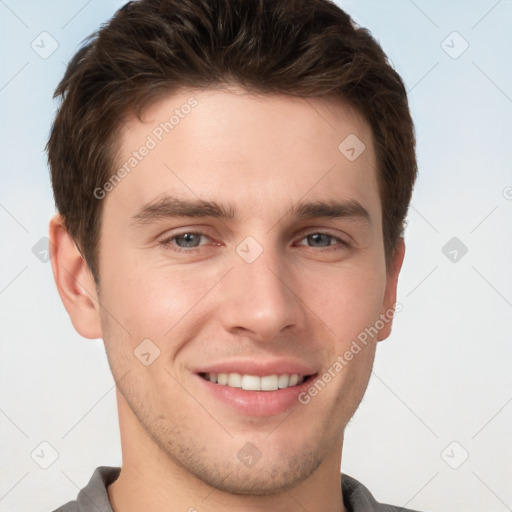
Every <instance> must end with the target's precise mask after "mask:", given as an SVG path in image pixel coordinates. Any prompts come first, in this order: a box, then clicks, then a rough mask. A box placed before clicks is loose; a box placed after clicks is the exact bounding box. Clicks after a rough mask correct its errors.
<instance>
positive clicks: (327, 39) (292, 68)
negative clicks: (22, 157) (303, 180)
mask: <svg viewBox="0 0 512 512" xmlns="http://www.w3.org/2000/svg"><path fill="white" fill-rule="evenodd" d="M228 84H235V85H238V86H241V87H243V88H245V89H246V90H248V91H251V92H256V93H263V94H273V93H278V94H287V95H292V96H300V97H322V96H325V97H331V96H334V97H339V98H340V99H342V100H344V101H346V102H348V103H349V104H351V105H353V106H354V107H356V109H357V110H358V111H359V112H360V113H361V114H362V115H363V117H364V118H365V120H366V121H367V122H368V123H369V125H370V127H371V129H372V134H373V139H374V143H375V151H376V156H377V165H378V169H377V175H378V180H379V188H380V196H381V202H382V215H383V237H384V249H385V255H386V262H387V264H388V265H389V260H390V258H391V255H392V253H393V250H394V248H395V247H396V243H397V241H398V239H399V238H400V236H401V235H402V234H403V225H404V219H405V217H406V214H407V209H408V206H409V202H410V199H411V194H412V189H413V186H414V182H415V179H416V174H417V163H416V155H415V134H414V126H413V122H412V119H411V116H410V112H409V106H408V102H407V95H406V90H405V87H404V84H403V82H402V80H401V78H400V76H399V75H398V74H397V73H396V71H394V69H393V68H392V67H391V65H390V64H389V62H388V60H387V57H386V55H385V54H384V52H383V50H382V48H381V47H380V46H379V44H378V43H377V42H376V40H375V39H374V38H373V37H372V36H371V34H370V32H369V31H368V30H367V29H365V28H361V27H358V26H356V25H355V24H354V23H353V21H352V19H351V18H350V16H348V15H347V14H346V13H345V12H344V11H342V10H341V9H340V8H339V7H338V6H337V5H336V4H334V3H333V2H332V1H330V0H140V1H135V2H128V3H127V4H126V5H125V6H123V7H122V8H121V9H119V10H118V11H117V12H116V14H115V15H114V16H113V18H112V19H111V20H110V21H109V22H108V23H107V24H106V25H104V26H103V27H102V28H101V29H100V30H99V31H97V32H96V33H94V34H92V35H91V36H89V38H87V39H86V40H85V42H84V45H83V46H82V47H81V49H80V50H79V51H78V52H77V53H76V55H75V56H74V57H73V59H72V60H71V62H70V63H69V65H68V67H67V70H66V73H65V75H64V77H63V79H62V81H61V82H60V83H59V85H58V87H57V89H56V91H55V94H54V97H59V96H60V97H61V98H62V103H61V106H60V108H59V111H58V113H57V115H56V118H55V121H54V124H53V127H52V131H51V134H50V137H49V140H48V144H47V151H48V161H49V164H50V168H51V176H52V185H53V191H54V196H55V203H56V206H57V209H58V211H59V212H60V214H61V215H62V216H63V218H64V222H65V227H66V229H67V231H68V232H69V234H70V235H71V237H72V238H73V239H74V240H75V242H76V243H77V245H78V247H79V248H80V250H81V252H82V254H83V256H84V258H85V260H86V261H87V264H88V266H89V268H90V269H91V272H92V274H93V276H94V278H95V280H96V283H98V282H99V274H98V266H97V263H98V259H97V258H98V254H97V247H98V239H99V233H100V226H101V211H102V201H101V200H100V199H98V198H97V197H96V196H95V194H94V190H95V189H97V187H101V186H102V184H104V183H105V182H106V181H107V180H108V179H109V178H110V176H112V174H113V173H114V170H115V164H116V162H115V157H116V151H117V149H118V147H119V142H120V141H119V140H118V139H119V129H120V127H121V124H122V119H123V116H125V115H127V114H129V113H135V114H136V115H137V117H138V119H139V120H141V116H142V113H143V111H144V109H145V108H147V107H148V106H149V105H150V104H151V103H152V102H154V101H156V100H157V99H159V98H161V97H162V96H164V95H166V94H169V93H170V92H172V91H175V90H176V89H178V88H183V87H191V88H206V87H211V86H216V87H218V86H223V85H228Z"/></svg>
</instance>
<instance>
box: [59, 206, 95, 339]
mask: <svg viewBox="0 0 512 512" xmlns="http://www.w3.org/2000/svg"><path fill="white" fill-rule="evenodd" d="M49 238H50V244H49V245H50V261H51V264H52V270H53V277H54V279H55V284H56V285H57V290H58V292H59V295H60V298H61V300H62V303H63V304H64V307H65V308H66V311H67V312H68V314H69V316H70V318H71V322H72V323H73V326H74V328H75V329H76V330H77V332H78V333H79V334H80V335H81V336H83V337H84V338H90V339H96V338H101V337H102V330H101V322H100V314H99V312H100V306H99V302H98V296H97V292H96V284H95V282H94V278H93V276H92V273H91V271H90V270H89V267H88V265H87V263H86V262H85V260H84V259H83V257H82V255H81V254H80V252H79V251H78V249H77V247H76V245H75V242H74V240H73V239H72V238H71V236H70V235H69V233H68V232H67V230H66V228H65V227H64V219H63V218H62V216H61V215H59V214H57V215H55V216H54V217H52V219H51V220H50V226H49Z"/></svg>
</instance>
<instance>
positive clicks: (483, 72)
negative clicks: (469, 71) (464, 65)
mask: <svg viewBox="0 0 512 512" xmlns="http://www.w3.org/2000/svg"><path fill="white" fill-rule="evenodd" d="M471 63H472V64H473V66H475V68H476V69H478V71H480V73H482V75H484V76H485V77H486V78H487V80H489V82H491V84H493V85H494V87H496V89H498V91H500V92H501V94H503V96H505V98H507V100H508V101H510V102H511V103H512V98H511V97H510V96H509V95H508V94H507V93H506V92H505V91H504V90H503V89H502V88H501V87H500V86H499V85H498V84H497V83H496V82H495V81H494V80H493V79H492V78H491V77H490V76H489V75H488V74H487V73H485V71H484V70H483V69H482V68H481V67H480V66H478V64H477V63H476V62H475V61H474V60H472V61H471Z"/></svg>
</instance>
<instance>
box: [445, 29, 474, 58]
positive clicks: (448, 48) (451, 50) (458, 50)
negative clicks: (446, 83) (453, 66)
mask: <svg viewBox="0 0 512 512" xmlns="http://www.w3.org/2000/svg"><path fill="white" fill-rule="evenodd" d="M441 48H442V49H443V50H444V51H445V52H446V53H447V54H448V55H449V56H450V57H451V58H452V59H458V58H459V57H460V56H461V55H462V54H463V53H464V52H465V51H466V50H467V49H468V48H469V43H468V42H467V41H466V40H465V39H464V38H463V37H462V36H461V35H460V34H459V33H458V32H457V31H456V30H454V31H453V32H452V33H451V34H448V36H447V37H446V38H445V39H443V41H441Z"/></svg>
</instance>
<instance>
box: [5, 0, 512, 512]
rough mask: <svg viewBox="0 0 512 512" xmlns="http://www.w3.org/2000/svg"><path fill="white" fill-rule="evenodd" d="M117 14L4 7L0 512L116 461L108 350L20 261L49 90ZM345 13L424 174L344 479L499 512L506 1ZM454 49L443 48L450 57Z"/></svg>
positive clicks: (66, 488) (15, 4)
mask: <svg viewBox="0 0 512 512" xmlns="http://www.w3.org/2000/svg"><path fill="white" fill-rule="evenodd" d="M123 3H124V2H121V1H113V0H109V1H105V0H101V1H100V0H90V1H88V2H87V1H84V2H82V1H63V0H58V1H52V2H49V1H39V2H35V1H15V0H0V37H1V66H0V108H1V120H2V122H1V125H0V130H1V131H0V144H1V152H0V158H1V160H0V166H1V187H0V229H1V233H2V241H3V244H2V250H1V251H0V329H1V344H0V379H1V380H0V385H1V388H0V390H1V391H0V393H1V394H0V449H1V461H2V463H1V468H0V510H2V511H5V512H8V511H17V512H28V511H37V510H40V511H42V510H53V509H54V508H56V507H57V506H58V505H61V504H62V503H64V502H65V501H68V500H70V499H72V498H74V497H75V496H76V494H77V492H78V489H79V488H81V487H83V486H84V485H85V484H86V483H87V481H88V480H89V478H90V476H91V474H92V472H93V470H94V468H96V467H97V466H99V465H119V464H120V462H121V458H120V457H121V453H120V443H119V430H118V424H117V414H116V404H115V392H114V384H113V379H112V377H111V375H110V371H109V369H108V365H107V361H106V357H105V352H104V348H103V345H102V344H101V342H100V341H89V340H85V339H82V338H81V337H80V336H79V335H78V334H77V333H76V332H75V331H74V329H73V327H72V325H71V323H70V321H69V318H68V316H67V314H66V312H65V310H64V308H63V306H62V305H61V302H60V299H59V297H58V294H57V292H56V289H55V286H54V283H53V277H52V275H51V269H50V265H49V264H48V263H46V264H45V263H42V262H41V261H39V260H38V259H37V258H36V257H35V256H34V254H33V253H32V247H33V246H34V245H35V244H36V243H37V242H38V241H39V240H40V239H41V238H42V237H43V236H46V234H47V226H48V220H49V218H50V216H51V215H52V214H53V213H54V206H53V200H52V193H51V187H50V183H49V172H48V168H47V165H46V155H45V153H44V145H45V143H46V140H47V137H48V133H49V128H50V124H51V122H52V119H53V115H54V109H55V107H56V104H55V103H54V102H53V101H52V94H53V90H54V88H55V86H56V85H57V83H58V81H59V79H60V78H61V77H62V75H63V73H64V71H65V64H66V63H67V61H68V60H69V59H70V57H71V56H72V55H73V54H74V53H75V52H76V50H77V49H78V46H79V44H80V42H81V41H82V39H83V38H84V37H85V36H87V35H88V34H90V33H91V32H92V31H94V30H96V29H97V28H98V27H99V25H100V24H101V23H103V22H105V21H106V20H107V19H108V18H109V17H110V16H111V15H112V14H113V13H114V11H115V9H117V8H118V7H120V6H121V5H122V4H123ZM340 5H341V6H342V7H343V8H345V9H346V11H347V12H348V13H349V14H351V15H352V16H353V18H354V19H355V21H357V22H358V23H359V24H361V25H363V26H366V27H368V28H369V29H370V30H371V32H372V33H373V35H374V36H375V37H376V38H377V39H378V40H379V42H380V43H381V44H382V46H383V48H384V50H385V51H386V52H387V53H388V55H389V56H390V59H391V61H392V63H393V65H394V66H395V67H396V69H397V70H398V72H399V73H400V74H401V76H402V77H403V79H404V81H405V83H406V85H407V88H408V89H409V91H410V105H411V110H412V114H413V118H414V120H415V124H416V131H417V132H416V133H417V139H418V160H419V170H420V177H419V180H418V183H417V186H416V189H415V192H414V196H413V201H412V207H411V211H410V215H409V224H408V228H407V232H406V244H407V255H406V261H405V264H404V268H403V273H402V277H401V280H400V284H399V297H398V300H399V301H400V302H401V303H402V304H403V307H404V309H403V311H402V312H401V313H399V314H398V315H397V318H396V321H395V327H394V331H393V334H392V336H391V338H390V339H389V340H387V341H385V342H383V343H381V344H379V348H378V352H377V358H376V362H375V367H374V375H373V377H372V379H371V381H370V385H369V387H368V391H367V394H366V396H365V399H364V400H363V403H362V405H361V407H360V409H359V410H358V412H357V413H356V415H355V417H354V419H353V421H352V422H351V423H350V425H349V426H348V428H347V431H346V438H345V446H344V450H343V463H342V469H343V471H344V472H346V473H348V474H350V475H352V476H354V477H356V478H358V479H359V480H361V481H362V482H363V483H364V484H365V485H367V486H368V487H369V488H370V490H371V491H372V492H373V493H374V495H375V497H376V498H377V499H378V500H380V501H383V502H387V503H393V504H396V505H402V506H407V507H409V508H415V509H422V510H430V511H433V512H434V511H439V512H441V511H445V510H450V511H452V510H453V511H455V510H459V511H462V510H464V511H465V512H480V511H481V510H493V511H496V512H501V511H506V510H512V486H511V485H510V475H511V474H512V436H511V425H512V372H511V367H512V365H511V363H512V335H511V327H512V322H511V317H512V315H511V312H512V286H511V284H512V279H511V274H512V272H511V264H510V262H511V261H512V251H511V245H512V244H511V226H512V222H511V221H512V200H511V198H512V188H511V187H512V170H511V167H512V150H511V148H512V127H511V124H512V123H511V120H512V65H511V64H512V58H511V52H512V30H511V28H512V2H511V1H510V0H502V1H500V2H496V1H495V0H478V1H476V0H473V1H461V0H459V1H451V2H443V1H441V0H435V1H430V2H427V1H426V0H417V1H416V2H413V1H411V0H392V1H386V2H383V1H379V0H371V1H370V0H359V1H355V0H350V1H344V2H340ZM43 31H47V32H49V33H50V34H51V35H52V37H53V38H54V39H55V40H56V41H57V42H58V45H59V46H58V49H57V50H56V51H55V52H54V53H53V54H52V55H51V56H50V57H48V58H47V59H43V58H41V57H40V56H39V55H38V54H36V53H35V52H34V51H33V49H32V48H31V43H32V41H33V40H34V39H36V37H37V36H39V34H40V33H41V32H43ZM453 31H457V32H458V33H460V35H461V36H462V37H463V38H464V40H466V41H467V43H468V44H469V48H468V49H467V51H465V52H464V53H463V54H462V55H461V56H460V57H459V58H457V59H453V58H452V57H450V56H449V55H448V54H447V53H446V52H445V50H444V49H443V47H442V46H441V44H442V42H443V41H444V40H445V39H446V38H447V36H448V35H449V34H451V33H452V32H453ZM451 39H453V41H454V42H453V44H452V43H450V40H451ZM37 40H38V39H36V41H37ZM461 42H462V41H461V40H457V38H456V37H455V38H454V36H451V37H450V38H448V44H450V45H452V46H453V49H452V50H451V51H452V52H455V51H457V50H458V49H460V48H461V46H460V44H461ZM445 45H446V43H445ZM454 236H456V237H458V238H459V239H460V240H461V241H462V242H463V243H464V244H465V245H466V246H467V247H468V253H467V254H466V255H465V256H464V257H463V258H462V259H460V261H458V262H457V263H453V262H451V261H450V260H449V259H448V258H447V257H446V256H445V255H444V254H443V253H442V252H441V248H442V247H443V246H444V244H445V243H446V242H447V241H448V240H449V239H451V238H452V237H454ZM298 428H299V427H298ZM42 441H46V442H48V443H50V444H51V445H52V446H53V447H54V448H55V449H56V450H57V451H58V454H59V458H58V459H57V461H56V462H55V463H54V464H53V465H52V466H51V467H50V468H49V469H47V470H43V469H41V468H40V467H39V466H38V465H36V463H35V462H34V460H33V459H32V458H31V452H32V451H33V450H34V449H35V448H36V447H37V446H39V444H40V443H41V442H42ZM453 441H456V442H457V443H458V444H457V445H455V449H454V450H453V451H452V450H451V448H449V449H448V451H447V452H446V451H444V450H445V448H446V447H447V446H448V445H450V443H452V442H453ZM453 446H454V445H452V447H453ZM462 450H465V451H466V452H467V453H468V454H469V457H468V459H467V460H466V461H465V462H464V463H463V464H462V465H461V466H460V467H459V468H458V469H452V468H451V467H449V465H448V464H447V463H446V461H447V460H449V461H450V462H452V464H453V461H454V460H455V462H456V461H457V460H458V458H460V457H461V454H462V453H463V451H462ZM442 453H444V455H442ZM447 454H448V455H447Z"/></svg>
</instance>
